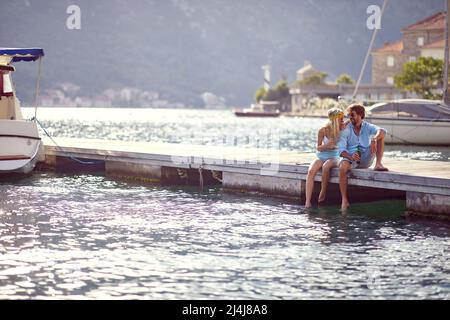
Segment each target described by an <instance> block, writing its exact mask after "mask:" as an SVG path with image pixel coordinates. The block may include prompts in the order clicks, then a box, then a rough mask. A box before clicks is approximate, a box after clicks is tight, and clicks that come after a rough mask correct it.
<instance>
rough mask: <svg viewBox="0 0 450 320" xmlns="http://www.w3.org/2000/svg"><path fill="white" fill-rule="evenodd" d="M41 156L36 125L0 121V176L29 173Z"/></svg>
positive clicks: (27, 122)
mask: <svg viewBox="0 0 450 320" xmlns="http://www.w3.org/2000/svg"><path fill="white" fill-rule="evenodd" d="M42 156H43V145H42V141H41V139H40V138H39V133H38V129H37V124H36V123H35V122H31V121H23V120H0V174H3V173H21V174H28V173H30V172H31V171H32V170H33V169H34V167H35V165H36V163H37V162H38V160H39V159H40V158H42Z"/></svg>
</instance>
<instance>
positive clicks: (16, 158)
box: [0, 48, 44, 174]
mask: <svg viewBox="0 0 450 320" xmlns="http://www.w3.org/2000/svg"><path fill="white" fill-rule="evenodd" d="M43 56H44V51H43V50H42V49H37V48H33V49H12V48H11V49H9V48H8V49H6V48H5V49H3V48H0V78H1V79H0V174H5V173H24V174H27V173H30V172H31V171H32V170H33V169H34V167H35V165H36V162H37V161H38V160H39V159H41V158H42V157H43V145H42V141H41V138H40V137H39V131H38V127H37V121H36V118H34V120H25V119H24V118H23V116H22V112H21V108H20V101H19V99H18V98H17V96H16V90H15V87H14V84H13V81H12V77H11V76H12V72H14V71H15V67H14V66H13V65H12V63H15V62H19V61H36V60H39V76H38V83H37V85H36V106H37V96H38V91H39V78H40V66H41V59H42V57H43ZM35 115H36V113H35Z"/></svg>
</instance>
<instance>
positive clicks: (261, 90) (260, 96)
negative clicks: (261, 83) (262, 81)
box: [255, 87, 267, 103]
mask: <svg viewBox="0 0 450 320" xmlns="http://www.w3.org/2000/svg"><path fill="white" fill-rule="evenodd" d="M266 94H267V91H266V89H264V87H261V88H259V89H258V90H256V92H255V101H256V103H259V101H261V99H264V97H265V96H266Z"/></svg>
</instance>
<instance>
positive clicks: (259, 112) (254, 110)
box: [233, 102, 280, 117]
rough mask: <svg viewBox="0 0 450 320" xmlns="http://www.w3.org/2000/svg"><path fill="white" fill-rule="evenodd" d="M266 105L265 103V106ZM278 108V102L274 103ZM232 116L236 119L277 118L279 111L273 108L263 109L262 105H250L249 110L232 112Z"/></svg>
mask: <svg viewBox="0 0 450 320" xmlns="http://www.w3.org/2000/svg"><path fill="white" fill-rule="evenodd" d="M267 104H268V103H267V102H266V105H267ZM274 105H275V106H278V102H277V103H274ZM233 112H234V114H235V115H236V116H238V117H279V116H280V110H278V109H274V108H268V107H264V106H263V105H262V104H259V103H258V104H252V105H251V106H250V108H244V109H243V110H233Z"/></svg>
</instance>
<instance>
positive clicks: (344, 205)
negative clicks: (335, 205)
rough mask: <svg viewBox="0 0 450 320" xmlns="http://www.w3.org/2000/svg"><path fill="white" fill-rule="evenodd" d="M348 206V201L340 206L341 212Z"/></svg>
mask: <svg viewBox="0 0 450 320" xmlns="http://www.w3.org/2000/svg"><path fill="white" fill-rule="evenodd" d="M349 206H350V203H349V202H348V201H344V202H342V204H341V211H342V212H346V211H347V210H348V207H349Z"/></svg>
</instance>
